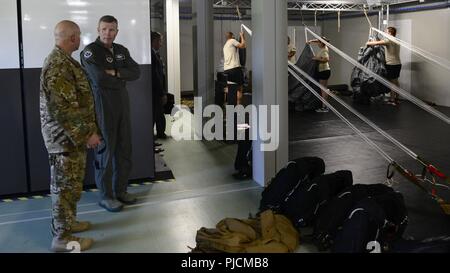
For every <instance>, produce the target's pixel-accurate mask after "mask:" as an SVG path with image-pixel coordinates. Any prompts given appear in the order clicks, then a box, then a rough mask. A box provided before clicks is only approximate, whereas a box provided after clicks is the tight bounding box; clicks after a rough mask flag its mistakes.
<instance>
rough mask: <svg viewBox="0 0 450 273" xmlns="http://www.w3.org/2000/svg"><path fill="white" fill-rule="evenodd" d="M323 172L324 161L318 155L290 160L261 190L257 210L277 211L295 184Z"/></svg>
mask: <svg viewBox="0 0 450 273" xmlns="http://www.w3.org/2000/svg"><path fill="white" fill-rule="evenodd" d="M324 172H325V163H324V161H323V160H322V159H321V158H318V157H303V158H298V159H295V160H292V161H290V162H289V163H288V164H287V165H286V166H285V167H284V168H283V169H281V170H280V171H279V172H278V173H277V174H276V175H275V177H274V178H272V180H271V181H270V182H269V184H268V185H267V187H266V188H265V189H264V191H263V192H262V194H261V201H260V206H259V210H260V211H264V210H266V209H272V210H273V211H275V212H279V211H280V209H281V204H282V203H283V202H284V201H285V199H286V197H287V196H288V195H289V194H290V193H291V192H292V191H293V190H294V189H295V187H297V185H299V184H300V183H301V182H302V181H306V180H308V179H314V178H315V177H317V176H319V175H321V174H323V173H324Z"/></svg>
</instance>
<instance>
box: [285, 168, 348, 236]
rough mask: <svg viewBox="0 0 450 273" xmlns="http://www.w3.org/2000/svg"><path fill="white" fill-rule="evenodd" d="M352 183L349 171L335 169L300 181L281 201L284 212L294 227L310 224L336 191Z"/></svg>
mask: <svg viewBox="0 0 450 273" xmlns="http://www.w3.org/2000/svg"><path fill="white" fill-rule="evenodd" d="M352 184H353V177H352V172H351V171H337V172H335V173H332V174H326V175H321V176H319V177H316V178H315V179H312V180H305V181H302V182H301V183H300V184H299V185H298V187H296V188H295V189H294V191H293V192H292V193H291V194H290V195H288V196H287V197H286V199H285V202H283V203H282V206H281V213H283V214H285V215H286V216H287V217H288V218H289V219H290V220H291V221H292V223H293V224H294V226H295V227H296V228H302V227H307V226H309V225H311V224H312V223H313V222H314V220H315V217H316V215H317V214H318V212H319V211H320V209H321V208H322V207H323V206H324V205H325V204H326V202H327V201H328V200H330V199H331V198H333V197H334V196H335V195H336V194H337V193H339V192H341V191H342V190H343V189H345V188H347V187H349V186H351V185H352Z"/></svg>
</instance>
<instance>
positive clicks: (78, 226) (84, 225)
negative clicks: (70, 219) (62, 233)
mask: <svg viewBox="0 0 450 273" xmlns="http://www.w3.org/2000/svg"><path fill="white" fill-rule="evenodd" d="M91 227H92V224H91V222H88V221H75V223H74V224H73V225H72V229H71V231H72V233H78V232H83V231H86V230H89V229H91Z"/></svg>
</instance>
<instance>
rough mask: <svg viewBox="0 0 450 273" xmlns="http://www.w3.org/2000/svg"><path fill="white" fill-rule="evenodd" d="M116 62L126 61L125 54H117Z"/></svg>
mask: <svg viewBox="0 0 450 273" xmlns="http://www.w3.org/2000/svg"><path fill="white" fill-rule="evenodd" d="M116 60H118V61H123V60H125V55H124V54H117V55H116Z"/></svg>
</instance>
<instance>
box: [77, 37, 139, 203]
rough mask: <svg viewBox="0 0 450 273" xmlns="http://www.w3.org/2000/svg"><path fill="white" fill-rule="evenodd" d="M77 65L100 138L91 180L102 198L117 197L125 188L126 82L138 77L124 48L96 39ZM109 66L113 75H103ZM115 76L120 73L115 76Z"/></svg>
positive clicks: (127, 147)
mask: <svg viewBox="0 0 450 273" xmlns="http://www.w3.org/2000/svg"><path fill="white" fill-rule="evenodd" d="M80 59H81V64H82V65H83V67H84V69H85V70H86V72H87V74H88V76H89V79H90V81H91V84H92V90H93V93H94V94H93V95H94V101H95V111H96V114H97V123H98V125H99V128H100V130H101V133H102V136H103V141H102V144H101V145H99V146H98V147H97V148H96V150H95V182H96V184H97V188H98V189H99V190H100V193H101V197H102V199H117V197H118V196H121V195H122V194H124V193H125V192H126V191H127V185H128V178H129V175H130V171H131V167H132V161H131V125H130V123H131V122H130V103H129V97H128V91H127V89H126V82H127V81H134V80H137V79H138V78H139V76H140V69H139V65H138V64H137V63H136V62H135V61H134V60H133V59H132V58H131V56H130V53H129V51H128V49H127V48H125V47H124V46H122V45H120V44H115V43H113V46H112V50H111V49H108V48H106V47H105V46H104V45H103V43H102V42H101V41H100V39H99V38H97V40H96V41H95V42H93V43H91V44H89V45H87V46H86V48H85V49H84V50H83V51H82V52H81V58H80ZM109 69H113V70H115V71H116V76H111V75H109V74H106V72H105V70H109ZM117 75H120V77H118V76H117Z"/></svg>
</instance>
